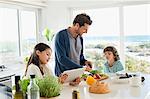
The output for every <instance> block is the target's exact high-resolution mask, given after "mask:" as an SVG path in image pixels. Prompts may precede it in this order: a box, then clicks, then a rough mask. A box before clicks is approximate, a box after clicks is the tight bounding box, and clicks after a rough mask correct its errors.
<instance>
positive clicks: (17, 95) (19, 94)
mask: <svg viewBox="0 0 150 99" xmlns="http://www.w3.org/2000/svg"><path fill="white" fill-rule="evenodd" d="M19 80H20V76H15V93H14V95H13V96H14V99H23V92H22V91H21V89H20V85H19Z"/></svg>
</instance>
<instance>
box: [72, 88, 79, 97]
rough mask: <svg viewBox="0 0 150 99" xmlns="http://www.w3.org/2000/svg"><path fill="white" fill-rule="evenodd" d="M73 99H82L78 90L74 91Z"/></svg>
mask: <svg viewBox="0 0 150 99" xmlns="http://www.w3.org/2000/svg"><path fill="white" fill-rule="evenodd" d="M72 99H80V93H79V91H77V90H73V92H72Z"/></svg>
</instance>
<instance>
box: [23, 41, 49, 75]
mask: <svg viewBox="0 0 150 99" xmlns="http://www.w3.org/2000/svg"><path fill="white" fill-rule="evenodd" d="M46 49H50V50H52V49H51V48H50V47H49V46H48V45H47V44H44V43H38V44H37V45H36V46H35V47H34V51H33V53H32V54H31V56H30V58H29V60H28V63H27V66H26V71H25V76H26V73H27V70H28V66H29V65H30V64H31V63H33V64H34V65H36V66H38V68H39V69H40V60H39V56H38V55H37V54H36V51H37V50H38V51H40V52H42V51H45V50H46ZM40 71H41V73H42V75H43V74H44V73H43V71H42V70H41V69H40Z"/></svg>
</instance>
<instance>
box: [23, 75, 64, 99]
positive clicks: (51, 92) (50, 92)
mask: <svg viewBox="0 0 150 99" xmlns="http://www.w3.org/2000/svg"><path fill="white" fill-rule="evenodd" d="M29 81H30V80H29V79H23V80H21V81H20V87H21V89H22V91H23V93H24V94H25V93H27V86H28V85H29ZM36 83H37V85H38V86H39V89H40V96H41V98H42V99H44V98H51V97H56V96H58V95H60V92H61V89H62V86H61V83H60V82H59V81H58V78H57V77H54V76H47V77H44V78H42V79H39V78H36Z"/></svg>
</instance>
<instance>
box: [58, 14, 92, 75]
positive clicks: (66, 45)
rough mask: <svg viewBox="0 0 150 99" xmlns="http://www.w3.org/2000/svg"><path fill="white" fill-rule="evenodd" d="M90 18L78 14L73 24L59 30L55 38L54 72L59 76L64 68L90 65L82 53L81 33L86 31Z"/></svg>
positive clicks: (90, 21) (69, 68) (90, 22)
mask: <svg viewBox="0 0 150 99" xmlns="http://www.w3.org/2000/svg"><path fill="white" fill-rule="evenodd" d="M91 24H92V20H91V19H90V17H89V16H88V15H87V14H78V15H77V16H76V17H75V19H74V21H73V25H72V26H71V27H69V28H68V29H64V30H61V31H60V32H58V33H57V35H56V38H55V74H56V75H57V76H59V75H60V74H61V73H63V72H64V71H66V70H71V69H76V68H82V67H83V66H84V65H86V66H88V67H89V66H90V67H91V66H92V64H91V62H90V61H87V60H86V59H85V58H84V55H83V38H82V34H83V33H87V31H88V28H89V26H90V25H91Z"/></svg>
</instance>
